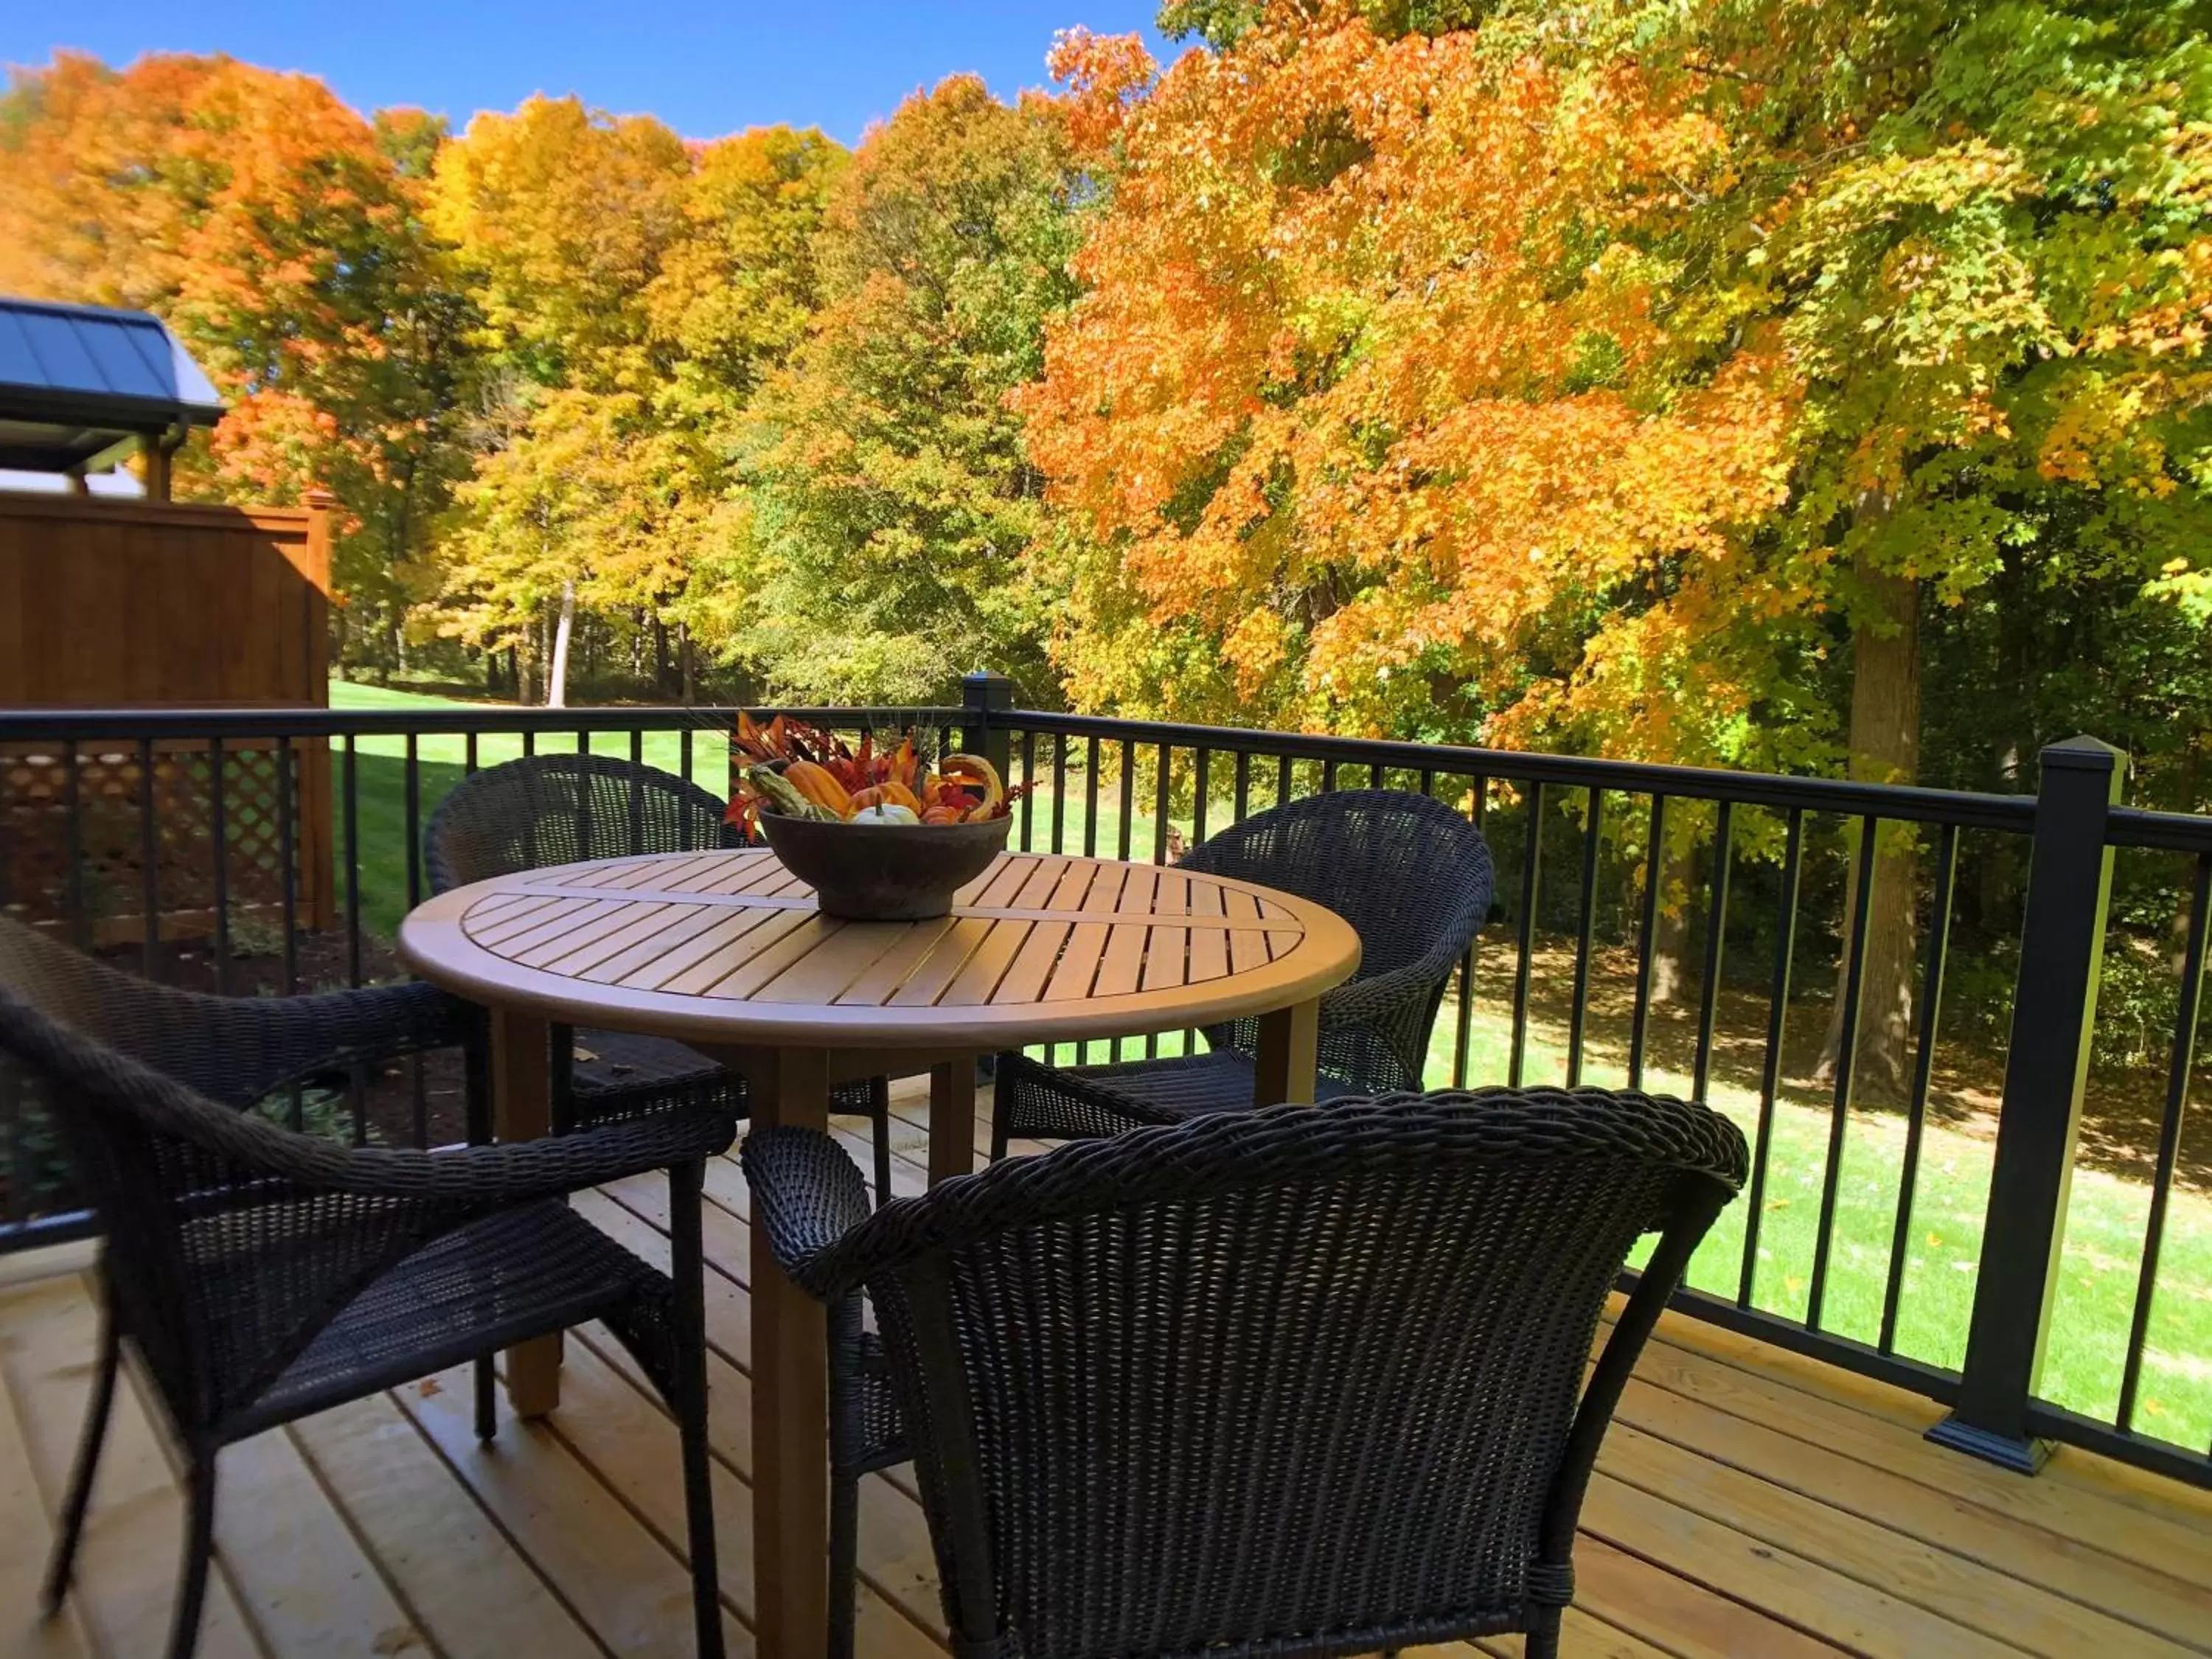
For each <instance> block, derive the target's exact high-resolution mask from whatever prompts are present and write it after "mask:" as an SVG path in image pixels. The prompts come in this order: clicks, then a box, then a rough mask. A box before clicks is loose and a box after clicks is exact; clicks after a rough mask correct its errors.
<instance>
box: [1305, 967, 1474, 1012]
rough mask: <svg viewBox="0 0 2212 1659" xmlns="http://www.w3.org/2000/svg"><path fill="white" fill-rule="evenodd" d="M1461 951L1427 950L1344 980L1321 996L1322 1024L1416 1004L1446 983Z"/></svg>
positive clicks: (1396, 1010)
mask: <svg viewBox="0 0 2212 1659" xmlns="http://www.w3.org/2000/svg"><path fill="white" fill-rule="evenodd" d="M1460 955H1461V953H1460V952H1458V951H1446V950H1443V949H1437V950H1431V951H1428V952H1427V953H1426V954H1425V955H1424V956H1422V957H1420V958H1419V959H1418V960H1417V961H1413V962H1409V963H1406V964H1404V965H1403V966H1402V967H1398V968H1392V969H1388V970H1387V971H1385V972H1383V973H1380V974H1376V975H1372V976H1371V977H1370V978H1367V979H1355V980H1347V981H1345V983H1343V984H1341V985H1340V986H1338V987H1336V988H1335V989H1334V990H1332V991H1324V992H1322V996H1321V1018H1322V1024H1324V1025H1334V1024H1353V1023H1355V1022H1358V1021H1364V1020H1370V1019H1373V1018H1376V1016H1378V1015H1385V1014H1394V1013H1395V1012H1398V1011H1399V1010H1400V1009H1401V1008H1406V1007H1413V1006H1419V1005H1420V1004H1421V1003H1422V1002H1423V1001H1425V1000H1426V999H1427V998H1428V997H1429V996H1430V995H1431V994H1433V993H1434V992H1435V991H1436V990H1437V987H1440V986H1442V985H1443V984H1445V983H1447V982H1448V981H1449V979H1450V977H1451V971H1452V969H1454V968H1455V967H1456V966H1458V964H1459V959H1460Z"/></svg>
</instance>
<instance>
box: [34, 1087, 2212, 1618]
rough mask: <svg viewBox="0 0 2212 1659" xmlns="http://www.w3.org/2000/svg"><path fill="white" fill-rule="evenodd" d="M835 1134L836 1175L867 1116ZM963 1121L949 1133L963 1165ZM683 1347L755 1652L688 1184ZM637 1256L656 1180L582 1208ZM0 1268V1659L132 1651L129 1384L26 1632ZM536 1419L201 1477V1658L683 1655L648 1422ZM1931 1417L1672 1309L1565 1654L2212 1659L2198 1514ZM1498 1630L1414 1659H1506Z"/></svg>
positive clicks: (84, 1289) (667, 1525)
mask: <svg viewBox="0 0 2212 1659" xmlns="http://www.w3.org/2000/svg"><path fill="white" fill-rule="evenodd" d="M893 1108H894V1116H893V1119H892V1124H891V1129H892V1145H893V1151H894V1163H893V1170H892V1183H893V1187H894V1189H895V1190H896V1192H898V1193H900V1194H909V1193H914V1192H919V1191H921V1189H922V1188H923V1186H924V1185H925V1183H926V1179H927V1177H926V1173H925V1171H926V1166H927V1089H926V1085H924V1084H923V1083H921V1081H919V1080H911V1081H905V1082H902V1083H900V1084H899V1085H896V1086H895V1089H894V1095H893ZM835 1133H836V1134H837V1136H838V1138H839V1139H840V1140H841V1141H842V1142H843V1144H844V1145H845V1146H847V1147H848V1150H849V1151H851V1152H853V1153H854V1155H855V1157H856V1158H860V1159H862V1160H863V1161H865V1159H866V1156H867V1150H868V1137H869V1133H870V1132H869V1129H868V1127H867V1125H866V1123H865V1122H863V1121H860V1120H854V1119H847V1120H841V1121H838V1122H837V1124H836V1126H835ZM983 1146H987V1129H985V1130H980V1131H979V1150H980V1149H981V1147H983ZM707 1195H708V1206H707V1212H706V1218H705V1233H706V1238H707V1244H708V1254H709V1256H710V1258H711V1268H712V1270H711V1271H710V1272H709V1273H708V1307H707V1325H708V1340H709V1343H710V1345H711V1346H712V1347H713V1350H714V1352H713V1355H712V1357H711V1358H710V1360H709V1392H710V1395H711V1398H712V1424H711V1429H710V1439H711V1443H712V1447H713V1452H714V1483H715V1508H716V1514H717V1518H718V1522H719V1526H720V1540H719V1542H720V1557H721V1564H722V1589H723V1598H724V1603H725V1611H726V1619H725V1626H726V1635H727V1638H728V1639H729V1642H730V1646H731V1651H732V1653H733V1654H738V1655H744V1654H748V1653H750V1651H751V1640H750V1631H749V1629H748V1628H747V1626H746V1623H745V1621H746V1620H747V1619H748V1618H749V1617H750V1612H751V1607H752V1601H753V1594H752V1592H753V1587H752V1585H751V1583H750V1571H751V1560H752V1555H751V1547H750V1545H751V1488H750V1479H751V1463H752V1447H751V1443H750V1426H751V1425H750V1380H749V1378H748V1376H747V1375H746V1370H745V1368H746V1366H747V1364H748V1363H749V1353H750V1308H749V1304H748V1300H747V1297H746V1291H745V1288H744V1286H745V1280H746V1277H747V1272H748V1268H747V1254H746V1250H745V1236H746V1235H745V1218H746V1214H747V1212H748V1210H749V1207H750V1206H749V1203H748V1198H747V1194H746V1191H745V1187H744V1177H743V1174H742V1171H741V1170H739V1168H738V1164H737V1163H736V1160H735V1159H734V1158H723V1159H720V1160H717V1161H716V1162H715V1163H714V1165H713V1166H712V1167H711V1168H710V1169H709V1171H708V1179H707ZM577 1209H578V1211H579V1212H580V1213H581V1214H583V1215H585V1216H586V1217H588V1218H590V1219H591V1220H592V1222H593V1223H594V1224H595V1225H599V1226H600V1227H602V1228H604V1229H605V1230H606V1231H608V1232H609V1233H611V1235H613V1236H614V1237H617V1238H619V1239H620V1240H622V1241H623V1243H625V1244H628V1245H629V1246H630V1247H631V1248H632V1249H636V1250H638V1251H639V1252H640V1253H641V1255H645V1256H646V1257H647V1259H649V1260H653V1261H658V1262H660V1263H661V1264H663V1265H665V1261H666V1254H667V1241H666V1238H665V1231H664V1228H665V1222H666V1189H665V1185H664V1184H663V1183H662V1182H661V1181H660V1180H659V1177H657V1176H641V1177H637V1178H635V1179H633V1180H630V1181H627V1182H619V1183H617V1184H616V1185H615V1186H614V1187H612V1188H609V1189H607V1190H605V1191H604V1192H601V1193H597V1194H586V1195H584V1196H582V1197H580V1199H579V1200H577ZM55 1261H56V1264H57V1267H58V1276H55V1277H50V1278H46V1279H32V1278H29V1277H27V1272H26V1268H25V1266H24V1264H21V1263H16V1264H10V1266H11V1273H10V1274H9V1277H8V1278H6V1279H0V1519H5V1520H7V1521H8V1522H9V1546H10V1547H9V1550H8V1551H7V1552H6V1554H7V1557H8V1559H7V1560H6V1562H5V1564H4V1565H0V1659H14V1656H18V1655H21V1656H23V1659H127V1656H133V1655H137V1654H140V1653H145V1652H153V1651H158V1650H159V1646H160V1638H161V1634H162V1632H163V1630H164V1627H165V1625H166V1619H167V1608H168V1596H169V1593H170V1589H171V1586H172V1583H173V1574H174V1557H175V1553H176V1548H177V1535H178V1530H179V1524H180V1518H181V1501H180V1498H179V1495H178V1493H177V1491H176V1487H175V1481H174V1478H173V1474H172V1473H171V1470H170V1468H169V1465H168V1463H167V1459H166V1458H165V1456H164V1455H163V1453H162V1451H161V1448H160V1446H159V1444H158V1443H157V1441H156V1438H155V1431H154V1428H153V1425H152V1423H151V1421H150V1420H149V1416H148V1413H147V1412H146V1410H145V1408H144V1407H143V1403H142V1402H141V1401H140V1399H139V1398H138V1396H137V1394H136V1392H135V1390H131V1389H126V1390H125V1398H124V1399H123V1400H122V1401H121V1402H120V1403H119V1407H118V1423H117V1429H116V1433H115V1435H114V1437H113V1439H112V1443H111V1447H110V1451H109V1459H108V1462H107V1465H106V1468H105V1470H104V1473H103V1478H102V1480H101V1481H100V1487H99V1490H98V1492H97V1494H96V1496H95V1500H94V1519H93V1524H92V1528H91V1530H90V1532H89V1534H88V1539H87V1544H86V1550H85V1556H84V1567H83V1570H82V1573H81V1575H80V1581H79V1582H80V1599H79V1601H78V1602H77V1603H76V1604H75V1606H74V1607H73V1610H72V1613H71V1614H70V1617H69V1618H67V1619H65V1620H63V1621H60V1622H58V1623H57V1624H56V1625H54V1626H41V1625H40V1624H39V1623H38V1622H37V1621H36V1620H35V1618H34V1617H33V1614H32V1613H31V1607H32V1606H33V1588H34V1586H35V1583H36V1577H37V1571H38V1561H37V1557H38V1556H39V1555H40V1554H42V1553H43V1551H44V1548H45V1546H46V1539H47V1534H48V1532H49V1531H50V1528H51V1525H52V1513H53V1510H54V1509H55V1507H56V1505H57V1504H58V1496H59V1490H60V1483H61V1481H62V1480H63V1478H64V1474H65V1473H66V1469H67V1463H68V1458H69V1455H70V1449H71V1448H72V1446H73V1445H74V1443H75V1437H76V1427H77V1418H78V1413H80V1412H81V1411H82V1406H83V1403H84V1399H85V1395H86V1390H87V1385H88V1380H89V1360H90V1356H91V1344H92V1341H93V1337H94V1312H93V1307H92V1304H91V1302H90V1299H89V1295H88V1283H87V1282H86V1281H85V1279H83V1278H82V1276H81V1272H80V1269H81V1267H82V1257H81V1255H80V1256H78V1257H75V1258H66V1257H60V1256H57V1257H56V1258H55ZM567 1350H568V1352H567V1359H566V1364H565V1374H566V1384H567V1386H566V1390H565V1394H564V1399H563V1402H562V1407H561V1408H560V1409H559V1410H558V1411H557V1412H556V1413H554V1414H553V1415H552V1416H551V1417H550V1418H549V1419H546V1420H545V1422H544V1423H543V1424H542V1425H521V1424H518V1423H516V1422H515V1421H514V1420H513V1419H509V1418H507V1417H505V1416H504V1415H502V1419H501V1427H500V1435H499V1438H498V1440H497V1441H496V1442H495V1443H494V1445H493V1446H492V1447H490V1448H489V1449H486V1448H480V1447H479V1446H478V1445H477V1443H476V1440H475V1437H474V1435H473V1433H472V1431H471V1423H470V1407H469V1397H470V1396H469V1389H468V1380H467V1376H466V1374H465V1371H460V1370H456V1371H452V1372H448V1373H445V1374H443V1375H441V1376H438V1377H436V1378H432V1379H428V1382H427V1383H424V1384H416V1385H412V1386H410V1387H409V1388H406V1389H398V1390H395V1391H393V1392H392V1393H391V1394H389V1395H380V1396H378V1397H377V1398H375V1399H374V1400H369V1401H361V1402H357V1403H356V1404H355V1405H353V1406H349V1407H343V1408H341V1409H340V1410H337V1411H334V1412H329V1413H324V1414H322V1415H320V1416H319V1417H316V1418H313V1419H308V1420H307V1422H304V1423H301V1424H299V1425H294V1426H293V1427H292V1428H290V1429H289V1430H285V1431H278V1432H276V1433H275V1434H272V1435H269V1436H264V1437H262V1438H261V1439H260V1440H259V1441H257V1442H254V1443H249V1444H248V1445H246V1446H243V1447H240V1448H234V1449H232V1450H230V1451H228V1452H226V1453H225V1454H224V1462H223V1468H222V1480H223V1486H222V1509H221V1510H220V1512H219V1516H218V1522H217V1526H218V1534H219V1538H220V1541H221V1548H220V1551H219V1570H218V1571H217V1573H216V1577H215V1580H214V1583H213V1584H212V1586H211V1592H210V1622H209V1626H208V1629H207V1633H206V1639H205V1640H204V1644H203V1646H202V1652H203V1653H204V1654H207V1655H209V1656H232V1655H235V1656H239V1659H294V1656H299V1659H308V1656H319V1655H323V1654H330V1653H354V1652H358V1653H362V1654H365V1655H366V1654H376V1655H386V1654H390V1655H398V1656H413V1655H425V1656H439V1659H492V1656H494V1655H505V1654H509V1653H514V1652H526V1653H527V1654H529V1656H530V1659H589V1656H592V1655H596V1654H605V1653H623V1654H629V1653H637V1654H644V1655H651V1654H663V1653H665V1654H671V1655H674V1654H682V1653H685V1652H688V1650H689V1641H690V1610H689V1605H688V1599H687V1594H686V1582H685V1577H684V1571H683V1564H682V1556H681V1548H682V1542H683V1526H682V1498H681V1492H680V1488H679V1486H678V1480H677V1476H676V1467H677V1464H676V1438H675V1431H674V1426H673V1425H672V1424H671V1421H670V1420H669V1419H668V1417H667V1414H666V1413H665V1411H664V1410H663V1408H662V1407H661V1405H660V1402H659V1400H658V1398H657V1397H656V1396H655V1395H653V1391H652V1389H651V1388H650V1386H649V1385H648V1384H647V1382H646V1380H645V1378H644V1376H643V1375H642V1374H641V1372H640V1371H639V1370H638V1368H637V1366H636V1364H635V1362H634V1361H632V1360H631V1359H630V1358H629V1355H628V1354H627V1353H626V1352H623V1349H622V1347H621V1346H620V1345H619V1344H618V1343H617V1342H616V1341H615V1340H613V1338H612V1337H611V1335H610V1334H608V1333H606V1332H605V1330H603V1329H600V1328H596V1327H593V1328H586V1329H585V1330H583V1331H580V1332H578V1333H576V1334H574V1336H572V1338H571V1340H569V1342H568V1345H567ZM1934 1415H1935V1408H1933V1407H1929V1406H1928V1405H1927V1403H1926V1402H1925V1401H1919V1400H1917V1399H1916V1398H1914V1397H1913V1396H1911V1395H1903V1394H1899V1392H1898V1391H1896V1390H1893V1389H1883V1388H1881V1385H1878V1384H1871V1383H1865V1382H1864V1381H1863V1380H1862V1379H1858V1378H1856V1377H1848V1376H1842V1375H1841V1374H1838V1373H1835V1372H1833V1371H1832V1370H1828V1369H1826V1368H1824V1367H1820V1366H1818V1365H1815V1364H1812V1363H1811V1362H1808V1361H1806V1360H1803V1359H1802V1358H1797V1357H1796V1356H1791V1355H1786V1354H1780V1353H1778V1352H1776V1351H1774V1350H1772V1349H1769V1348H1766V1347H1765V1346H1763V1345H1760V1344H1759V1343H1756V1342H1753V1341H1751V1340H1747V1339H1745V1338H1742V1337H1737V1336H1734V1335H1730V1334H1727V1333H1723V1332H1720V1331H1717V1330H1715V1329H1712V1328H1709V1327H1706V1326H1704V1325H1701V1324H1699V1323H1697V1322H1693V1321H1690V1320H1686V1319H1681V1318H1677V1317H1674V1316H1668V1319H1667V1320H1666V1321H1665V1322H1663V1323H1662V1328H1661V1333H1660V1336H1659V1338H1658V1339H1657V1340H1656V1341H1655V1342H1654V1343H1653V1345H1652V1346H1651V1347H1650V1349H1649V1350H1648V1351H1647V1353H1646V1356H1645V1358H1644V1363H1643V1364H1642V1365H1641V1366H1639V1368H1638V1375H1637V1378H1636V1380H1635V1381H1634V1382H1633V1383H1632V1384H1631V1385H1630V1387H1629V1389H1628V1391H1627V1394H1626V1397H1625V1398H1624V1400H1623V1402H1622V1406H1621V1409H1620V1417H1619V1424H1620V1426H1619V1428H1618V1429H1617V1431H1616V1432H1615V1433H1614V1434H1613V1436H1612V1437H1609V1438H1608V1440H1607V1444H1606V1448H1605V1450H1604V1453H1603V1455H1601V1460H1600V1469H1601V1472H1600V1474H1599V1475H1598V1477H1597V1478H1596V1479H1595V1480H1594V1481H1593V1483H1592V1486H1591V1492H1590V1497H1589V1503H1588V1504H1587V1505H1586V1508H1585V1510H1584V1517H1583V1519H1584V1528H1583V1538H1582V1541H1581V1542H1580V1544H1579V1546H1578V1547H1577V1583H1578V1594H1577V1605H1576V1606H1575V1607H1574V1608H1573V1609H1571V1611H1570V1613H1569V1615H1568V1618H1567V1621H1566V1632H1565V1644H1564V1650H1565V1653H1566V1654H1567V1655H1569V1656H1573V1659H1658V1656H1662V1655H1665V1656H1673V1659H1737V1656H1756V1659H1821V1656H1832V1655H1836V1654H1844V1653H1849V1654H1858V1655H1864V1656H1886V1655H1896V1656H1900V1659H1902V1656H1910V1659H1970V1656H1987V1655H2001V1654H2038V1655H2041V1654H2049V1655H2054V1656H2055V1655H2057V1654H2061V1653H2072V1652H2081V1651H2096V1652H2099V1653H2100V1654H2104V1655H2109V1656H2111V1659H2132V1656H2139V1655H2140V1656H2158V1655H2180V1654H2185V1653H2198V1654H2212V1588H2208V1583H2212V1501H2208V1500H2207V1498H2205V1495H2204V1494H2202V1493H2199V1492H2195V1491H2192V1490H2189V1489H2185V1488H2179V1487H2173V1486H2169V1485H2168V1484H2167V1483H2165V1482H2162V1481H2160V1480H2156V1479H2155V1478H2154V1477H2150V1476H2147V1475H2143V1474H2141V1473H2139V1472H2137V1471H2134V1470H2128V1469H2123V1468H2118V1467H2117V1466H2113V1465H2110V1464H2107V1463H2106V1462H2105V1461H2104V1460H2101V1459H2097V1458H2092V1457H2087V1456H2085V1455H2080V1454H2074V1453H2067V1454H2062V1455H2061V1457H2060V1458H2059V1460H2057V1462H2056V1463H2055V1464H2054V1465H2053V1469H2054V1471H2056V1472H2057V1478H2055V1479H2054V1478H2053V1477H2052V1475H2051V1474H2046V1475H2045V1476H2044V1477H2043V1478H2041V1479H2039V1480H2021V1479H2019V1478H2017V1477H2015V1476H2011V1475H2008V1474H2003V1473H2002V1472H2000V1471H1996V1470H1994V1469H1990V1468H1987V1467H1986V1466H1984V1465H1980V1464H1977V1463H1973V1462H1970V1461H1969V1460H1967V1459H1965V1458H1962V1457H1960V1456H1958V1455H1956V1454H1954V1453H1949V1452H1946V1451H1943V1450H1942V1449H1938V1448H1936V1447H1933V1446H1930V1445H1929V1444H1927V1443H1925V1442H1923V1440H1922V1439H1921V1438H1920V1432H1921V1431H1922V1430H1923V1428H1924V1427H1925V1426H1926V1424H1927V1423H1928V1422H1929V1421H1930V1420H1932V1419H1933V1417H1934ZM860 1569H861V1578H862V1589H861V1596H860V1651H861V1653H862V1655H863V1656H864V1659H929V1656H931V1655H933V1654H937V1655H941V1654H942V1653H943V1651H944V1647H943V1642H944V1632H943V1627H942V1619H941V1613H940V1611H939V1605H938V1601H937V1589H936V1577H935V1573H936V1569H935V1562H934V1559H933V1555H932V1553H931V1550H930V1547H929V1536H928V1530H927V1526H926V1525H925V1524H924V1522H923V1519H922V1515H921V1507H920V1505H919V1504H918V1503H917V1502H916V1501H915V1489H914V1485H913V1476H912V1471H911V1470H910V1469H897V1470H892V1471H889V1472H887V1473H886V1474H883V1475H877V1476H872V1477H870V1478H869V1479H868V1480H867V1481H866V1482H865V1483H864V1486H863V1493H862V1501H861V1530H860ZM1420 1652H1421V1653H1422V1655H1423V1656H1424V1659H1475V1656H1477V1655H1478V1654H1480V1655H1488V1656H1491V1659H1518V1656H1520V1655H1521V1653H1522V1643H1521V1641H1520V1639H1519V1638H1495V1639H1486V1640H1483V1641H1481V1642H1478V1643H1474V1644H1457V1645H1454V1646H1452V1647H1448V1648H1439V1649H1425V1650H1420Z"/></svg>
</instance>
